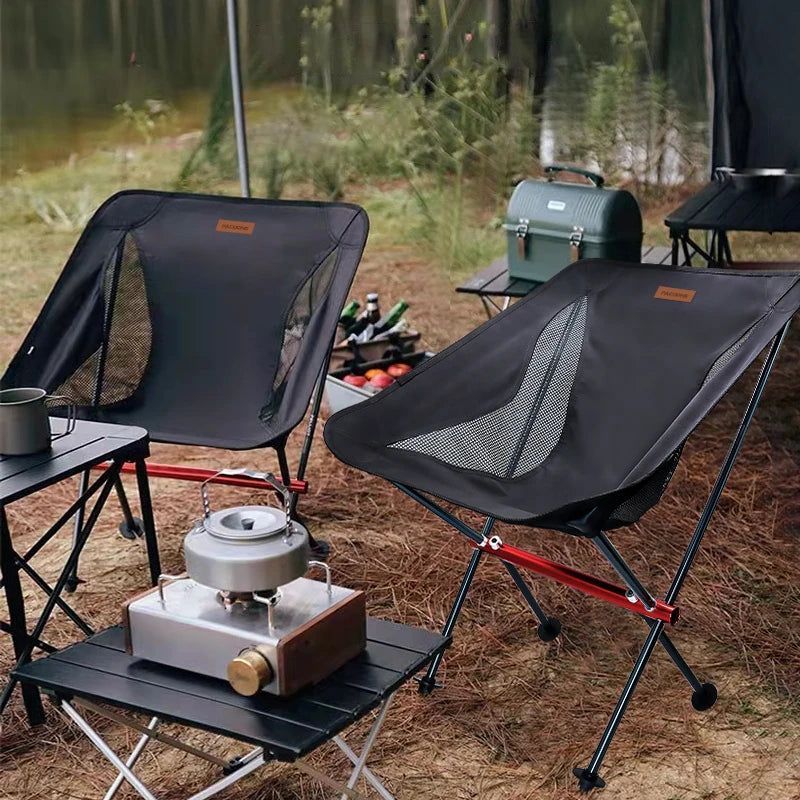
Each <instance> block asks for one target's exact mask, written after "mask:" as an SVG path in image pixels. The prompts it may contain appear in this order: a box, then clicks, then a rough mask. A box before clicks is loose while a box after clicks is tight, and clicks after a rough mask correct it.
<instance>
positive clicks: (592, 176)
mask: <svg viewBox="0 0 800 800" xmlns="http://www.w3.org/2000/svg"><path fill="white" fill-rule="evenodd" d="M556 172H571V173H573V174H574V175H581V176H582V177H584V178H586V180H588V181H591V182H592V183H593V184H594V185H595V186H596V187H597V188H598V189H602V188H603V184H604V183H605V182H606V179H605V178H604V177H603V176H602V175H598V173H596V172H590V171H589V170H588V169H580V168H578V167H562V166H560V165H559V164H551V165H550V166H549V167H545V168H544V173H545V175H547V180H548V181H552V180H553V173H556Z"/></svg>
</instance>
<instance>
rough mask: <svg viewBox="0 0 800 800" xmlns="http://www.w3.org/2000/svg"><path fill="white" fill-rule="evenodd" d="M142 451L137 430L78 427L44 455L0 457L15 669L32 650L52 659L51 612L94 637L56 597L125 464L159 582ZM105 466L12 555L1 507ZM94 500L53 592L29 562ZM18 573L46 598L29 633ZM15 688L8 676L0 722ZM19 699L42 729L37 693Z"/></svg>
mask: <svg viewBox="0 0 800 800" xmlns="http://www.w3.org/2000/svg"><path fill="white" fill-rule="evenodd" d="M65 424H66V423H65V421H64V420H63V419H58V418H53V419H51V426H52V428H53V431H54V432H59V431H61V430H63V426H64V425H65ZM149 447H150V445H149V440H148V435H147V431H145V430H144V429H143V428H136V427H130V426H123V425H109V424H102V423H97V422H86V421H82V420H78V421H77V423H76V425H75V430H74V431H73V432H72V433H70V434H68V435H66V436H63V437H61V438H59V439H57V440H56V441H54V442H53V445H52V447H51V449H50V450H47V451H45V452H43V453H38V454H36V455H30V456H0V574H1V575H2V586H3V588H4V590H5V595H6V602H7V604H8V614H9V619H8V621H4V620H0V630H2V631H3V632H5V633H10V634H11V637H12V640H13V643H14V653H15V656H16V658H17V666H20V665H21V664H23V663H25V662H26V661H28V660H29V659H30V657H31V654H32V653H33V651H34V650H35V649H39V650H43V651H45V652H53V650H54V648H53V647H51V646H50V645H48V644H47V643H46V642H44V641H43V640H42V638H41V636H42V632H43V630H44V627H45V625H46V624H47V621H48V619H49V618H50V615H51V614H52V612H53V610H54V609H55V607H56V606H58V607H59V608H61V610H62V611H63V612H64V613H65V614H66V615H67V617H69V619H71V620H72V621H73V622H74V623H75V624H76V625H77V626H78V627H79V628H80V629H81V630H82V631H83V632H84V634H86V635H91V634H92V633H93V630H92V629H91V627H90V626H89V625H88V624H87V623H86V621H85V620H84V619H83V618H82V617H81V616H80V615H79V614H78V613H77V612H76V611H75V610H74V609H73V608H72V607H71V606H70V605H69V604H68V603H67V602H66V600H65V599H64V598H63V597H62V593H63V591H64V588H65V586H66V585H67V580H68V577H69V574H70V572H71V570H72V569H73V567H74V566H75V564H76V563H77V560H78V557H79V555H80V552H81V550H82V549H83V547H84V545H85V544H86V540H87V539H88V538H89V534H90V533H91V531H92V528H93V527H94V525H95V523H96V522H97V518H98V517H99V515H100V512H101V511H102V509H103V506H104V505H105V503H106V500H107V499H108V495H109V493H110V492H111V489H112V488H113V486H114V485H115V483H116V482H118V481H119V474H120V470H121V468H122V465H123V464H124V463H125V462H126V461H129V462H133V463H134V464H135V465H136V476H137V482H138V489H139V499H140V501H141V507H142V521H143V524H144V537H145V541H146V544H147V555H148V561H149V567H150V578H151V580H152V582H153V583H154V584H155V582H156V581H157V580H158V575H159V573H160V572H161V567H160V564H159V557H158V546H157V543H156V533H155V526H154V522H153V509H152V505H151V501H150V490H149V486H148V482H147V471H146V468H145V458H146V457H147V456H148V455H149ZM105 461H109V462H110V465H109V467H108V469H107V470H105V471H104V472H103V473H102V475H100V477H98V478H97V479H96V480H95V481H94V482H92V483H91V484H90V485H89V486H88V487H87V489H86V491H85V492H82V493H81V494H80V496H79V497H78V498H77V499H76V500H75V502H74V503H72V504H71V505H70V506H69V508H68V509H67V510H66V511H64V513H63V514H62V515H61V516H60V517H59V518H58V520H57V521H56V522H55V523H54V524H53V525H52V527H50V529H49V530H47V531H46V532H44V533H43V534H42V535H41V536H40V537H39V539H38V540H37V541H36V543H35V544H34V545H33V546H32V547H30V548H29V549H28V550H27V551H26V552H25V553H23V554H21V555H20V554H19V553H17V552H16V551H15V550H14V545H13V540H12V537H11V531H10V529H9V525H8V519H7V516H6V512H5V507H6V506H8V505H10V504H11V503H13V502H16V501H17V500H21V499H22V498H24V497H29V496H30V495H32V494H35V493H36V492H38V491H39V490H40V489H44V488H46V487H47V486H52V485H53V484H55V483H58V482H59V481H62V480H64V479H65V478H69V477H71V476H73V475H78V474H82V473H84V472H85V471H86V470H88V469H91V468H92V467H93V466H95V465H97V464H100V463H102V462H105ZM95 494H96V495H97V498H96V499H95V501H94V505H93V506H92V509H91V511H90V512H89V513H88V515H87V517H86V520H85V522H84V523H83V525H82V526H81V529H80V531H79V533H78V536H77V537H76V540H75V542H74V544H73V547H72V550H71V551H70V554H69V556H68V558H67V560H66V562H65V564H64V567H63V569H62V571H61V573H60V575H59V577H58V579H57V581H56V583H55V585H53V586H50V585H49V584H48V583H47V582H46V581H45V580H44V578H42V576H41V575H39V573H38V572H37V571H36V570H35V569H34V568H33V567H32V566H31V564H30V562H31V560H32V559H33V558H34V556H36V554H37V553H38V552H39V551H40V550H41V549H42V548H43V547H44V546H45V545H46V544H47V543H48V542H49V541H50V540H51V539H52V538H53V537H54V536H55V535H56V534H57V533H58V532H59V530H61V529H62V528H63V527H64V525H65V524H66V523H67V522H68V521H69V520H70V519H71V518H72V517H73V516H74V515H75V514H77V513H78V512H79V511H82V510H84V509H85V508H86V507H87V504H88V503H89V501H90V499H91V498H92V497H93V496H94V495H95ZM20 572H24V573H25V574H26V575H27V576H28V577H29V578H30V579H31V580H32V581H33V582H34V583H35V584H36V585H37V586H38V587H39V588H40V589H41V590H42V591H43V592H44V593H45V594H46V595H47V596H48V599H47V602H46V603H45V606H44V609H43V610H42V613H41V615H40V617H39V619H38V621H37V622H36V624H35V625H34V627H33V630H32V631H31V632H30V633H28V628H27V623H26V614H25V603H24V600H23V596H22V589H21V586H20V580H19V573H20ZM16 682H17V679H16V678H15V677H13V675H12V677H11V678H10V679H9V681H8V683H6V685H5V687H4V688H3V690H2V693H0V714H1V713H2V712H3V710H4V709H5V707H6V705H7V704H8V701H9V698H10V697H11V693H12V691H13V690H14V686H15V684H16ZM23 698H24V701H25V709H26V711H27V713H28V719H29V721H30V722H31V724H37V723H41V722H43V721H44V712H43V710H42V704H41V701H40V699H39V695H38V692H37V691H36V690H35V689H34V688H33V687H32V686H23Z"/></svg>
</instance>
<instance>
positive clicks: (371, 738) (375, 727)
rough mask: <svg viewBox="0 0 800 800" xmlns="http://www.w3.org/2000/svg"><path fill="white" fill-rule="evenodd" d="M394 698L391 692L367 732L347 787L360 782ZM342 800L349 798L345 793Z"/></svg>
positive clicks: (351, 787)
mask: <svg viewBox="0 0 800 800" xmlns="http://www.w3.org/2000/svg"><path fill="white" fill-rule="evenodd" d="M393 699H394V695H393V694H390V695H389V696H388V697H387V698H386V699H385V700H384V701H383V704H382V705H381V708H380V711H378V716H377V717H376V718H375V722H373V723H372V727H371V728H370V730H369V733H368V734H367V739H366V741H365V742H364V747H363V748H362V749H361V755H359V757H358V761H356V763H355V766H354V767H353V772H352V773H351V775H350V779H349V780H348V781H347V788H348V789H354V788H355V785H356V784H357V783H358V779H359V778H360V777H361V773H362V771H363V770H364V766H365V765H366V763H367V758H368V757H369V751H370V750H371V749H372V745H373V744H375V739H377V738H378V734H379V733H380V730H381V726H382V725H383V720H384V719H385V718H386V712H387V711H388V710H389V706H390V705H391V704H392V700H393ZM340 800H347V795H346V794H343V795H342V796H341V798H340Z"/></svg>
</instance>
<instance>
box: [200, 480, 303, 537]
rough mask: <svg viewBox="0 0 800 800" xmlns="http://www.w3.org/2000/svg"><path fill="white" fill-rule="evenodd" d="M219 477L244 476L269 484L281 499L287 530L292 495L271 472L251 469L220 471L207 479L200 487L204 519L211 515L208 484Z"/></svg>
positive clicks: (289, 520)
mask: <svg viewBox="0 0 800 800" xmlns="http://www.w3.org/2000/svg"><path fill="white" fill-rule="evenodd" d="M220 475H245V476H246V477H248V478H255V479H256V480H259V481H264V483H267V484H269V486H271V487H272V488H273V489H274V490H275V491H276V492H277V493H278V494H279V495H280V496H281V498H282V499H283V511H284V513H285V514H286V529H287V530H289V528H290V525H289V523H290V522H291V521H292V520H291V510H292V494H291V492H290V491H289V490H288V489H287V488H286V487H285V486H284V485H283V484H282V483H281V482H280V481H279V480H278V479H277V478H276V477H275V476H274V475H273V474H272V473H271V472H256V471H255V470H252V469H221V470H220V471H219V472H216V473H214V474H213V475H212V476H211V477H210V478H207V479H206V480H204V481H203V483H202V484H201V485H200V496H201V498H202V500H203V517H205V518H206V519H207V518H208V517H209V516H210V514H211V502H210V500H209V499H208V484H209V483H211V482H212V481H213V480H214V478H218V477H219V476H220Z"/></svg>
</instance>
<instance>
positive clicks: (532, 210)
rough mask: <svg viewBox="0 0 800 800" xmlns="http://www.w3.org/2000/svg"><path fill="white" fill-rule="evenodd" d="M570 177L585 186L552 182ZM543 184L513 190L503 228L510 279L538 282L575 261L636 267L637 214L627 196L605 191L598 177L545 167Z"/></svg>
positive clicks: (639, 217) (524, 183) (532, 183)
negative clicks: (624, 263)
mask: <svg viewBox="0 0 800 800" xmlns="http://www.w3.org/2000/svg"><path fill="white" fill-rule="evenodd" d="M558 172H572V173H576V174H578V175H582V176H583V177H585V178H587V179H588V180H589V181H590V182H591V185H586V186H584V185H583V184H579V183H565V182H563V181H554V180H553V175H555V174H556V173H558ZM545 173H548V174H549V176H550V177H549V178H548V180H546V181H541V180H524V181H522V182H521V183H520V184H518V185H517V187H516V188H515V189H514V193H513V194H512V195H511V200H510V201H509V204H508V211H507V213H506V221H505V225H504V226H503V227H504V228H505V230H506V235H507V237H508V272H509V275H510V277H512V278H522V279H524V280H528V281H539V282H542V283H543V282H544V281H547V280H549V279H550V278H552V277H553V275H555V274H556V273H557V272H560V271H561V270H562V269H564V267H566V266H567V265H568V264H570V263H571V262H572V261H577V260H578V259H579V258H608V259H614V260H617V261H635V262H639V261H641V252H642V214H641V211H640V210H639V204H638V203H637V202H636V199H635V198H634V196H633V195H632V194H631V193H630V192H626V191H625V190H623V189H606V188H604V187H603V184H604V180H603V178H602V177H601V176H600V175H597V174H595V173H593V172H587V171H586V170H582V169H574V168H572V167H557V166H552V167H547V168H545Z"/></svg>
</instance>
